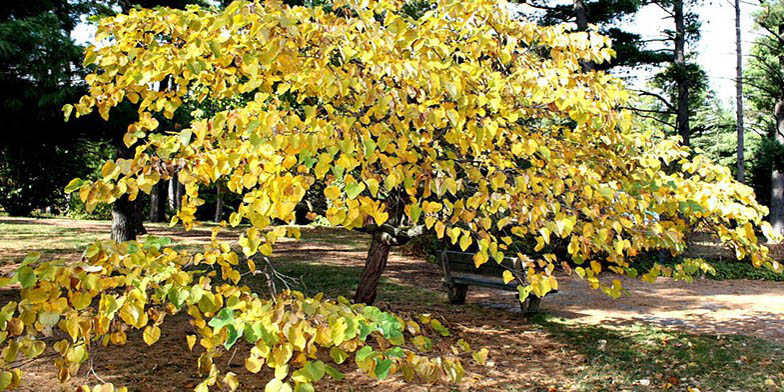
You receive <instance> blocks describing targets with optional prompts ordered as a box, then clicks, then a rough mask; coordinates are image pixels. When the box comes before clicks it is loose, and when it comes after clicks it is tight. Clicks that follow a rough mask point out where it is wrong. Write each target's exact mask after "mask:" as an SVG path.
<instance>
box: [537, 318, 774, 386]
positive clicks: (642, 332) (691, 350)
mask: <svg viewBox="0 0 784 392" xmlns="http://www.w3.org/2000/svg"><path fill="white" fill-rule="evenodd" d="M533 322H534V323H535V324H537V325H539V326H541V327H542V328H544V329H545V330H547V331H548V333H549V334H550V335H552V336H553V337H554V338H555V339H557V340H559V341H562V342H564V343H566V344H568V345H569V347H570V348H572V349H574V350H575V351H577V352H578V353H580V354H581V355H584V356H585V357H587V358H589V361H588V362H587V363H586V364H583V365H581V366H579V367H577V368H575V372H576V374H575V378H576V381H577V387H578V389H579V390H587V391H595V390H616V389H626V390H628V389H629V388H632V389H633V390H665V389H676V390H686V389H687V388H688V387H692V388H699V390H701V391H727V390H742V391H784V345H781V344H778V343H773V342H770V341H766V340H763V339H757V338H751V337H746V336H739V335H732V336H717V335H694V334H688V333H685V332H677V331H671V330H664V329H660V328H655V327H648V326H644V325H639V324H636V325H631V326H617V327H603V326H597V325H586V324H578V323H574V322H570V321H567V320H564V319H559V318H556V317H553V316H550V315H547V314H542V315H538V316H536V317H535V318H534V320H533Z"/></svg>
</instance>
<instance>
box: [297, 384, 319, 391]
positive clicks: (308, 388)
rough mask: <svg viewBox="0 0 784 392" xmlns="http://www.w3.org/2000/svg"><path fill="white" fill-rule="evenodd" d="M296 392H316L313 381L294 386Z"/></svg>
mask: <svg viewBox="0 0 784 392" xmlns="http://www.w3.org/2000/svg"><path fill="white" fill-rule="evenodd" d="M294 392H316V390H315V389H314V388H313V385H312V384H311V383H309V382H305V383H300V384H297V385H296V386H294Z"/></svg>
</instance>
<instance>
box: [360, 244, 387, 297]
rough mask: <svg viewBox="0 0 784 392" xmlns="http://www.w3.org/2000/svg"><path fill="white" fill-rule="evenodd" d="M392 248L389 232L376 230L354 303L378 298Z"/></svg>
mask: <svg viewBox="0 0 784 392" xmlns="http://www.w3.org/2000/svg"><path fill="white" fill-rule="evenodd" d="M391 248H392V245H391V238H390V235H389V234H386V233H382V232H380V231H379V232H376V233H374V234H373V239H372V240H371V241H370V249H369V250H368V255H367V260H366V261H365V268H364V269H363V270H362V276H361V277H360V278H359V286H358V287H357V292H356V293H355V294H354V303H364V304H367V305H371V304H373V302H374V301H375V300H376V288H377V287H378V281H379V280H380V279H381V274H382V273H383V272H384V269H385V268H386V266H387V259H388V258H389V250H390V249H391Z"/></svg>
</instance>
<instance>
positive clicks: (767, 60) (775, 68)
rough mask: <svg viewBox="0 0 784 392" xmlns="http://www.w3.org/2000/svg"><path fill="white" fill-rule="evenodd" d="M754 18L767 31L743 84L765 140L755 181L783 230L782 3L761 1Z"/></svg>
mask: <svg viewBox="0 0 784 392" xmlns="http://www.w3.org/2000/svg"><path fill="white" fill-rule="evenodd" d="M755 19H756V22H757V24H758V26H759V29H760V30H761V31H762V32H763V33H764V34H763V35H762V36H761V37H759V38H757V39H756V40H755V42H754V44H753V46H752V48H751V53H750V59H749V63H748V67H747V70H746V73H745V75H744V84H745V86H746V87H745V88H746V91H747V97H748V101H749V103H750V105H749V106H751V118H752V120H753V123H752V124H751V126H752V128H753V129H754V130H755V131H756V132H758V133H760V134H762V135H765V140H763V143H762V144H761V145H760V150H759V153H758V155H759V156H760V159H759V160H758V162H757V163H756V167H755V169H754V173H753V181H754V183H755V187H756V188H757V189H758V194H759V195H760V199H761V200H762V201H763V202H768V203H769V206H770V217H769V219H770V222H771V224H773V226H774V229H775V230H776V231H779V232H781V231H782V230H784V175H782V173H784V167H782V166H781V164H780V163H781V162H782V160H781V158H784V154H782V151H783V150H784V148H782V141H784V133H782V132H784V129H782V126H784V125H782V121H784V120H782V116H784V114H781V113H782V111H781V110H780V109H781V107H782V102H784V89H782V86H784V77H783V76H782V66H784V38H783V37H782V32H784V26H783V25H784V23H782V21H784V12H783V10H782V5H781V3H779V2H762V3H761V6H760V9H759V10H758V13H757V15H756V18H755ZM780 26H782V27H781V28H782V30H780ZM766 199H767V200H766Z"/></svg>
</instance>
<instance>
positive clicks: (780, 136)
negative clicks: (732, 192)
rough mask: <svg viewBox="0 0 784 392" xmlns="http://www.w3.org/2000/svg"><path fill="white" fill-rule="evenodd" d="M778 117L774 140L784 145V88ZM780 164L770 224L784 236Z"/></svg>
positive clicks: (782, 32) (782, 62)
mask: <svg viewBox="0 0 784 392" xmlns="http://www.w3.org/2000/svg"><path fill="white" fill-rule="evenodd" d="M778 29H779V31H778V33H779V37H783V36H784V24H780V25H779V26H778ZM779 66H781V67H784V54H780V55H779ZM773 114H774V115H775V116H776V129H774V130H773V132H774V133H773V140H774V141H776V142H777V143H781V144H784V87H782V91H780V92H779V100H778V102H776V107H775V108H774V113H773ZM777 164H778V162H773V165H774V166H773V174H772V175H771V184H770V224H771V225H772V226H773V231H774V232H776V233H782V234H784V172H781V171H779V170H776V166H777Z"/></svg>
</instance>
